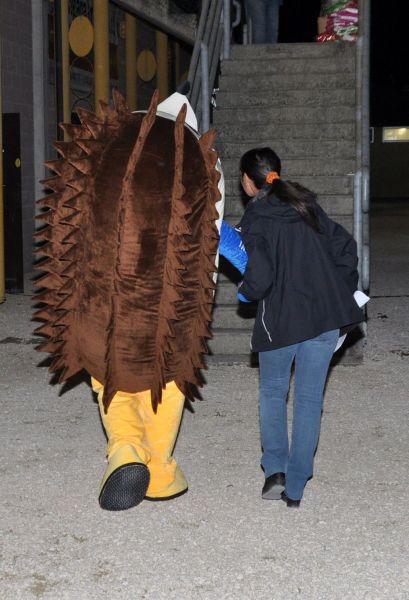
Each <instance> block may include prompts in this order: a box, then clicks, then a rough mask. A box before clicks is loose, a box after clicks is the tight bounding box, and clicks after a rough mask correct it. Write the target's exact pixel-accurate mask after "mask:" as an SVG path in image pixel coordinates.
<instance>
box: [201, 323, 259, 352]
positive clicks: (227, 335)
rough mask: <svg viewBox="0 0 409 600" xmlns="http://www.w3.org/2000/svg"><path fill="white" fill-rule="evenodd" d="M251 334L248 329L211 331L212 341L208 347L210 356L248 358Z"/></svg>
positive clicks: (216, 329) (218, 329)
mask: <svg viewBox="0 0 409 600" xmlns="http://www.w3.org/2000/svg"><path fill="white" fill-rule="evenodd" d="M250 339H251V332H250V331H249V330H248V329H230V328H226V329H224V328H215V329H213V339H211V340H209V342H208V346H209V349H210V351H211V353H212V354H215V355H219V354H224V355H237V354H241V355H244V356H245V357H248V356H249V354H250V353H251V349H250Z"/></svg>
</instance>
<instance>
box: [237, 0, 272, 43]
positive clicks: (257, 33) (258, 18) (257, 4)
mask: <svg viewBox="0 0 409 600" xmlns="http://www.w3.org/2000/svg"><path fill="white" fill-rule="evenodd" d="M280 4H281V0H245V6H246V14H247V20H248V19H251V31H252V38H253V39H252V41H253V44H275V43H276V42H277V38H278V19H279V10H280Z"/></svg>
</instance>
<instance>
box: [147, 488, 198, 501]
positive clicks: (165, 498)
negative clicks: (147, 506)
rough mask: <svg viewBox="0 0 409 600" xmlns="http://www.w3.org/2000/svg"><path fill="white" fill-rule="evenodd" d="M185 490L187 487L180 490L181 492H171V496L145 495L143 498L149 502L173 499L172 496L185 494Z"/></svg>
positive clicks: (176, 496) (177, 496)
mask: <svg viewBox="0 0 409 600" xmlns="http://www.w3.org/2000/svg"><path fill="white" fill-rule="evenodd" d="M187 491H188V488H186V489H185V490H182V491H181V492H177V494H172V495H171V496H162V497H161V496H158V497H156V498H155V496H145V500H149V502H166V501H167V500H173V499H174V498H179V496H183V494H186V492H187Z"/></svg>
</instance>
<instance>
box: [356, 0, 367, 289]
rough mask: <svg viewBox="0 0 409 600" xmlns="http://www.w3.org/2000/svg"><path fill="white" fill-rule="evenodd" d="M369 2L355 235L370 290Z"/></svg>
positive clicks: (362, 46)
mask: <svg viewBox="0 0 409 600" xmlns="http://www.w3.org/2000/svg"><path fill="white" fill-rule="evenodd" d="M369 13H370V0H359V32H358V39H357V42H356V92H357V93H356V136H355V137H356V140H355V145H356V157H357V159H356V175H357V176H358V175H359V185H358V186H357V181H355V190H354V233H355V238H356V242H357V245H358V255H359V276H360V282H359V283H360V287H361V288H362V289H364V290H368V289H369V283H370V260H369V251H370V248H369V207H370V192H369V165H370V141H369V35H370V24H369Z"/></svg>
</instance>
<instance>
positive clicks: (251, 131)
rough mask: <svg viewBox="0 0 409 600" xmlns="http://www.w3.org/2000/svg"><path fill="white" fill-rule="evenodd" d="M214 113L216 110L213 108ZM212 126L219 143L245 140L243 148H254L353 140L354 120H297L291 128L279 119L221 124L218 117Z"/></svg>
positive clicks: (234, 142) (221, 121)
mask: <svg viewBox="0 0 409 600" xmlns="http://www.w3.org/2000/svg"><path fill="white" fill-rule="evenodd" d="M214 112H215V114H216V113H218V110H215V111H214ZM215 126H216V129H217V134H218V138H217V139H218V142H219V143H222V144H224V143H226V144H227V143H229V144H230V143H232V144H239V143H245V145H246V149H247V150H248V149H249V148H254V147H255V146H256V145H258V144H262V145H264V146H265V145H271V146H272V147H273V148H274V146H275V144H274V141H275V140H276V139H277V140H284V139H285V140H288V143H289V144H291V143H292V142H294V143H296V142H297V141H304V142H306V141H307V142H311V141H313V140H314V141H317V142H319V141H322V142H324V141H330V140H335V141H337V142H341V141H349V142H351V143H353V142H354V140H355V121H354V120H353V119H352V120H351V121H349V122H345V123H333V122H330V123H321V122H320V123H319V124H316V123H302V122H299V123H297V127H291V130H290V129H289V126H288V124H287V123H282V122H280V121H278V122H275V121H272V120H270V119H266V120H265V121H264V122H262V121H261V122H260V123H254V122H251V123H248V122H246V121H243V122H241V123H240V124H239V125H238V124H237V123H236V122H234V121H232V120H229V122H228V123H223V119H222V118H218V120H217V123H216V122H215Z"/></svg>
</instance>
